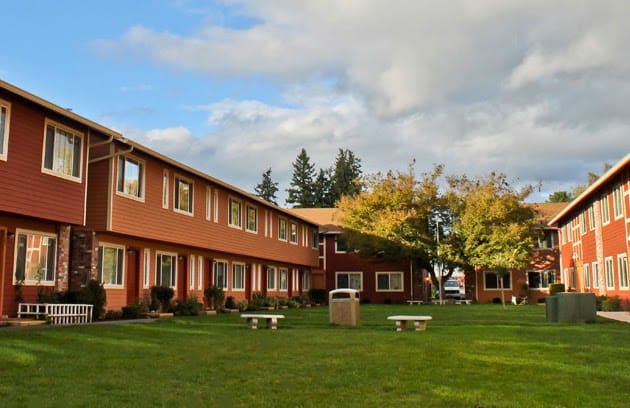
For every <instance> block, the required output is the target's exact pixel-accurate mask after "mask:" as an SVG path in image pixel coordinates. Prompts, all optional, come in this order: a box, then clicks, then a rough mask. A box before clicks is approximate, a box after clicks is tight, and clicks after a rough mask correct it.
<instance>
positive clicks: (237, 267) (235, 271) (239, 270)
mask: <svg viewBox="0 0 630 408" xmlns="http://www.w3.org/2000/svg"><path fill="white" fill-rule="evenodd" d="M232 289H234V290H245V264H242V263H233V264H232Z"/></svg>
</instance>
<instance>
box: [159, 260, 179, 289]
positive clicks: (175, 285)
mask: <svg viewBox="0 0 630 408" xmlns="http://www.w3.org/2000/svg"><path fill="white" fill-rule="evenodd" d="M159 256H172V257H174V258H175V276H174V279H173V285H172V286H169V287H170V288H173V289H175V290H176V289H177V278H178V273H179V271H178V270H177V264H178V262H177V253H175V252H166V251H155V268H156V270H155V285H156V286H157V285H158V281H157V280H158V279H157V278H158V275H160V273H161V272H158V270H157V264H158V262H157V258H158V257H159Z"/></svg>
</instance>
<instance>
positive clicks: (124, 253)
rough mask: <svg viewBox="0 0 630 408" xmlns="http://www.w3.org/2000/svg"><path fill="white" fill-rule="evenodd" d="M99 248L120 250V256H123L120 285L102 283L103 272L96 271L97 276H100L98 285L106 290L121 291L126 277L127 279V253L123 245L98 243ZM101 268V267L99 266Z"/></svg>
mask: <svg viewBox="0 0 630 408" xmlns="http://www.w3.org/2000/svg"><path fill="white" fill-rule="evenodd" d="M98 246H99V248H100V247H103V248H114V249H122V254H123V260H122V274H121V277H120V280H121V283H119V284H115V283H104V282H103V271H97V273H98V274H100V275H101V280H100V282H99V283H102V284H103V287H104V288H106V289H122V288H124V287H125V281H126V277H127V271H126V269H127V259H126V257H127V251H126V248H125V246H124V245H120V244H111V243H109V242H99V243H98ZM101 266H102V265H101Z"/></svg>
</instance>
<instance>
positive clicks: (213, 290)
mask: <svg viewBox="0 0 630 408" xmlns="http://www.w3.org/2000/svg"><path fill="white" fill-rule="evenodd" d="M203 294H204V298H205V299H206V303H207V304H208V307H209V308H210V309H212V310H215V309H221V308H222V307H223V299H225V293H224V292H223V288H220V287H218V286H210V287H208V288H206V290H204V291H203Z"/></svg>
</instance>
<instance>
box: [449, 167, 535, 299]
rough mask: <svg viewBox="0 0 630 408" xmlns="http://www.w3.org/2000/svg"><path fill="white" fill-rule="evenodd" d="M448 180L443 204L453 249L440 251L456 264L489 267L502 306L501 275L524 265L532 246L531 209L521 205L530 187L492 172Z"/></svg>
mask: <svg viewBox="0 0 630 408" xmlns="http://www.w3.org/2000/svg"><path fill="white" fill-rule="evenodd" d="M449 184H450V191H449V193H448V195H449V197H450V198H449V200H448V202H449V203H450V205H451V208H452V213H453V214H454V215H455V216H454V219H453V223H452V231H451V235H453V237H455V238H456V242H457V243H458V245H459V248H457V247H452V248H450V251H449V249H447V248H444V250H445V252H450V253H449V255H448V256H452V257H457V256H459V257H460V259H459V261H461V262H462V263H465V264H469V265H471V266H473V267H475V268H483V269H490V270H492V271H494V272H495V273H496V274H497V280H498V283H499V289H500V290H501V303H502V304H503V307H505V293H504V290H505V288H504V287H503V280H504V277H505V276H506V275H508V274H509V273H510V271H511V270H513V269H521V268H523V267H525V266H527V265H528V263H529V257H530V252H531V249H532V248H533V246H534V239H533V238H534V231H535V229H534V227H535V216H534V211H533V210H532V208H531V207H530V206H527V205H525V204H524V199H525V198H526V197H527V196H528V195H529V194H530V192H531V187H530V186H528V187H525V188H523V189H521V190H516V189H514V188H513V187H512V186H511V185H510V184H509V183H508V181H507V178H506V176H505V175H502V174H496V173H491V174H490V175H488V176H486V177H482V178H478V179H472V180H471V179H468V178H467V177H459V178H450V179H449ZM453 242H455V241H453Z"/></svg>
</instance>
